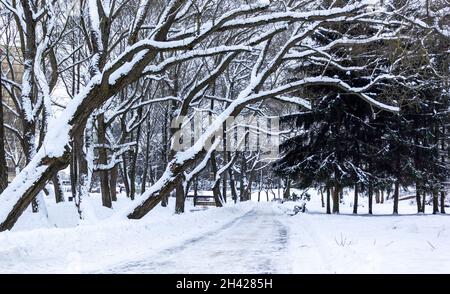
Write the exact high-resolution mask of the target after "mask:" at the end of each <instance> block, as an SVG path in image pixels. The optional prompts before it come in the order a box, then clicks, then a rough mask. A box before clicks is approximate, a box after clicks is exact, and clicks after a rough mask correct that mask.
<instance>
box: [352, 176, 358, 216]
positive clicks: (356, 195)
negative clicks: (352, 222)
mask: <svg viewBox="0 0 450 294" xmlns="http://www.w3.org/2000/svg"><path fill="white" fill-rule="evenodd" d="M353 214H358V183H356V184H355V195H354V198H353Z"/></svg>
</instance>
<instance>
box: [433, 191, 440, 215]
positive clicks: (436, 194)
mask: <svg viewBox="0 0 450 294" xmlns="http://www.w3.org/2000/svg"><path fill="white" fill-rule="evenodd" d="M437 213H439V191H438V189H436V188H435V189H433V214H437Z"/></svg>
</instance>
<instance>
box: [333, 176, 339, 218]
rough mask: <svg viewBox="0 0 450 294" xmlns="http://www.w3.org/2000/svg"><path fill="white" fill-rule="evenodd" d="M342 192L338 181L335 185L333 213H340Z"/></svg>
mask: <svg viewBox="0 0 450 294" xmlns="http://www.w3.org/2000/svg"><path fill="white" fill-rule="evenodd" d="M340 192H341V188H340V186H339V184H338V183H336V184H335V185H334V189H333V213H336V214H338V213H339V202H340V201H339V195H340Z"/></svg>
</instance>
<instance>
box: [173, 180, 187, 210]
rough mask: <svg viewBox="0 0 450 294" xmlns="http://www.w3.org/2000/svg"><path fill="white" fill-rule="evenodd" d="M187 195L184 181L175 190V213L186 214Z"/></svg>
mask: <svg viewBox="0 0 450 294" xmlns="http://www.w3.org/2000/svg"><path fill="white" fill-rule="evenodd" d="M184 203H185V193H184V186H183V180H180V181H179V182H178V184H177V187H176V189H175V213H176V214H180V213H184Z"/></svg>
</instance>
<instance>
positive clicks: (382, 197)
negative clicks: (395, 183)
mask: <svg viewBox="0 0 450 294" xmlns="http://www.w3.org/2000/svg"><path fill="white" fill-rule="evenodd" d="M380 203H384V190H381V199H380Z"/></svg>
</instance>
